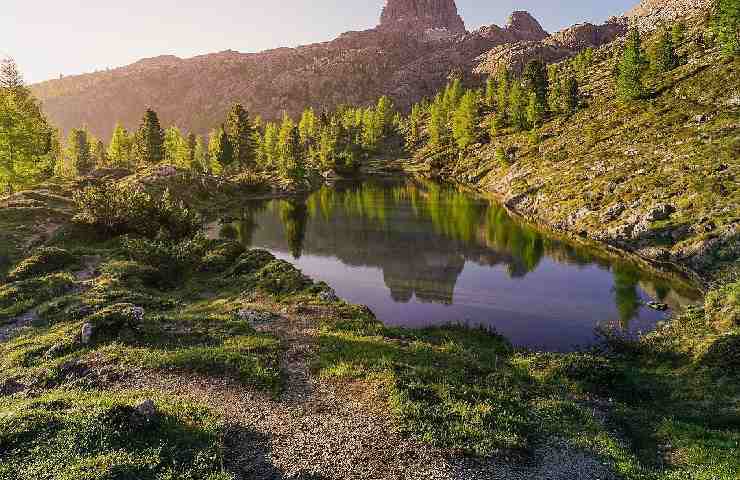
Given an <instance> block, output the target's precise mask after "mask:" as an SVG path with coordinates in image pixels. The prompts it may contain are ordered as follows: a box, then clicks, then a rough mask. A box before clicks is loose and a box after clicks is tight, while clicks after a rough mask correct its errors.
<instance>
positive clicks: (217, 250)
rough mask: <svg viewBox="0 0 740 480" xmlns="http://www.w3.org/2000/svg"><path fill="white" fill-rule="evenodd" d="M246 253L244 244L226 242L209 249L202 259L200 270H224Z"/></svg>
mask: <svg viewBox="0 0 740 480" xmlns="http://www.w3.org/2000/svg"><path fill="white" fill-rule="evenodd" d="M242 253H244V246H243V245H242V244H240V243H238V242H224V243H221V244H219V245H217V246H215V247H214V248H212V249H209V250H208V251H207V252H206V254H205V255H203V258H202V259H201V264H200V270H201V271H204V272H222V271H224V270H226V269H227V268H228V267H230V266H231V265H232V264H233V263H234V261H235V260H236V259H237V258H238V257H239V255H241V254H242Z"/></svg>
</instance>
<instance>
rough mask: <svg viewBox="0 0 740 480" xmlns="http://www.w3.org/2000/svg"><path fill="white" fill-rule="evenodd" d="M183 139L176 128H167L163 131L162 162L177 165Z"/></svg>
mask: <svg viewBox="0 0 740 480" xmlns="http://www.w3.org/2000/svg"><path fill="white" fill-rule="evenodd" d="M183 142H184V139H183V137H182V132H180V129H179V128H177V127H169V128H167V129H166V130H165V131H164V161H165V163H168V164H170V165H177V164H178V155H179V152H180V148H181V146H182V143H183Z"/></svg>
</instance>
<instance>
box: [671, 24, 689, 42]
mask: <svg viewBox="0 0 740 480" xmlns="http://www.w3.org/2000/svg"><path fill="white" fill-rule="evenodd" d="M671 40H673V45H674V46H675V47H678V46H679V45H681V44H682V43H683V42H684V41H685V40H686V24H685V23H684V22H683V21H682V20H679V21H677V22H676V23H674V24H673V27H672V28H671Z"/></svg>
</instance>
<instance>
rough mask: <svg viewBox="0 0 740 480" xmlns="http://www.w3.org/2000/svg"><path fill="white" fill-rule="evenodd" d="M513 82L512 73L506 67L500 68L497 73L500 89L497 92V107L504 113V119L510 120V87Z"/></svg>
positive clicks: (501, 113)
mask: <svg viewBox="0 0 740 480" xmlns="http://www.w3.org/2000/svg"><path fill="white" fill-rule="evenodd" d="M510 83H511V75H510V74H509V71H508V70H507V69H505V68H501V69H499V70H498V72H497V74H496V84H497V85H498V91H497V92H496V108H497V110H498V113H499V114H500V115H503V117H504V121H505V122H508V118H509V96H510V93H509V88H510Z"/></svg>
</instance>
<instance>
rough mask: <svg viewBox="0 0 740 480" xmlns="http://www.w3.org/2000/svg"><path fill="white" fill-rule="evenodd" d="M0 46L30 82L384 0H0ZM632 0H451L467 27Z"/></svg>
mask: <svg viewBox="0 0 740 480" xmlns="http://www.w3.org/2000/svg"><path fill="white" fill-rule="evenodd" d="M0 1H2V3H3V6H2V9H1V13H0V15H2V16H0V55H11V56H13V57H15V59H16V61H17V62H18V63H19V65H20V67H21V69H22V70H23V72H24V75H25V77H26V80H27V81H28V82H29V83H32V82H38V81H41V80H46V79H49V78H55V77H58V76H59V74H64V75H71V74H76V73H84V72H91V71H94V70H97V69H105V68H107V67H118V66H122V65H127V64H129V63H132V62H134V61H136V60H139V59H141V58H145V57H153V56H157V55H163V54H172V55H177V56H179V57H192V56H194V55H199V54H203V53H210V52H217V51H221V50H227V49H233V50H238V51H242V52H252V51H259V50H264V49H267V48H273V47H278V46H296V45H302V44H306V43H312V42H317V41H324V40H330V39H332V38H334V37H335V36H336V35H337V34H339V33H341V32H345V31H347V30H358V29H364V28H370V27H373V26H375V25H376V24H377V22H378V18H379V15H380V10H381V8H382V6H383V4H384V0H369V1H360V0H357V1H355V0H290V1H286V0H260V1H251V0H126V1H120V0H116V1H111V0H97V1H96V0H86V1H85V0H0ZM638 1H639V0H600V1H594V0H561V1H560V2H557V1H554V0H457V6H458V8H459V10H460V13H461V15H462V17H463V19H464V20H465V23H466V26H467V28H468V30H472V29H474V28H477V27H479V26H481V25H484V24H491V23H496V24H499V25H502V24H503V23H505V21H506V18H507V17H508V15H509V14H510V13H511V12H512V11H513V10H528V11H530V12H531V13H532V14H533V15H534V16H535V17H536V18H538V19H539V20H540V22H541V23H542V25H543V26H544V27H545V29H546V30H548V31H555V30H558V29H560V28H562V27H564V26H568V25H571V24H573V23H577V22H581V21H603V20H605V19H606V18H607V17H609V16H611V15H615V14H620V13H623V12H625V11H626V10H628V9H629V8H630V7H631V6H633V5H634V4H636V3H638Z"/></svg>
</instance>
